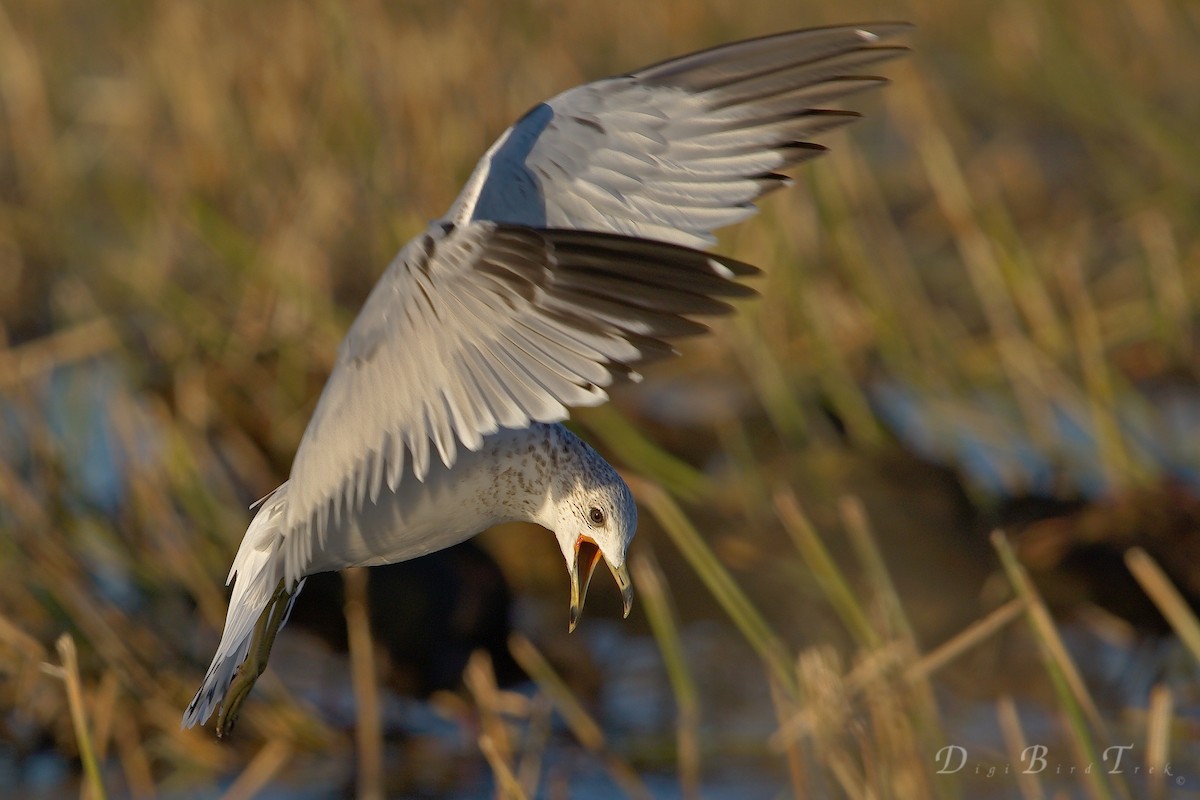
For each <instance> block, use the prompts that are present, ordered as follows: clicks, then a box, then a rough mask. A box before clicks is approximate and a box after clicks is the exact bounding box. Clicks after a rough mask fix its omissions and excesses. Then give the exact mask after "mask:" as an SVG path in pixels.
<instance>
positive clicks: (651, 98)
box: [446, 23, 910, 247]
mask: <svg viewBox="0 0 1200 800" xmlns="http://www.w3.org/2000/svg"><path fill="white" fill-rule="evenodd" d="M909 27H910V26H908V25H907V24H905V23H880V24H871V25H852V26H841V27H832V28H816V29H810V30H802V31H793V32H791V33H781V34H777V35H774V36H767V37H763V38H760V39H752V40H748V41H743V42H736V43H734V44H728V45H724V46H722V47H717V48H713V49H711V50H705V51H703V52H700V53H694V54H692V55H687V56H683V57H681V58H676V59H672V60H670V61H665V62H663V63H661V64H657V65H655V66H651V67H646V68H645V69H641V70H638V71H637V72H634V73H632V74H630V75H625V76H620V77H615V78H608V79H606V80H601V81H596V82H594V83H589V84H585V85H583V86H579V87H576V88H574V89H570V90H568V91H566V92H564V93H562V94H560V95H558V96H557V97H555V98H554V99H553V100H550V101H549V102H546V103H542V104H540V105H538V106H536V107H534V108H533V109H532V110H531V111H530V112H529V113H527V114H526V115H525V116H524V117H522V118H521V120H520V121H518V122H517V123H516V124H515V125H514V126H513V127H511V128H509V129H508V131H506V132H505V133H504V135H503V136H501V137H500V139H499V140H497V141H496V143H495V144H494V145H492V147H491V149H490V150H488V152H487V154H486V155H484V157H483V158H482V159H481V160H480V162H479V164H478V166H477V167H476V168H475V172H474V173H473V174H472V175H471V178H470V180H469V181H468V182H467V185H466V187H465V188H464V189H463V192H462V194H460V195H459V197H458V199H457V200H456V201H455V203H454V205H453V206H452V207H451V209H450V211H449V212H448V214H447V216H446V219H447V220H448V221H451V222H454V223H455V224H459V225H462V224H465V223H467V222H470V221H473V220H491V221H494V222H505V223H513V224H519V225H529V226H532V227H551V228H577V229H584V230H597V231H611V232H613V233H623V234H626V235H630V236H642V237H647V238H652V239H659V240H662V241H667V242H674V243H676V244H682V245H687V246H689V247H708V246H710V245H711V244H713V242H714V237H713V231H714V230H716V229H718V228H721V227H724V226H726V225H731V224H733V223H735V222H739V221H741V220H743V219H745V218H746V217H748V216H750V215H752V214H753V213H754V212H755V210H756V209H755V206H754V201H755V200H757V199H758V198H759V197H761V196H762V195H763V194H765V193H766V192H768V191H771V190H772V189H776V188H779V187H780V186H782V185H785V184H786V182H787V180H788V179H787V178H786V176H784V175H781V174H779V173H780V171H781V170H786V169H787V168H789V167H791V166H794V165H795V164H797V163H799V162H801V161H804V160H807V159H809V158H812V157H813V156H815V155H818V154H819V153H821V152H823V151H824V149H825V148H823V147H821V146H820V145H818V144H814V143H813V142H811V141H810V139H811V137H812V136H814V135H816V134H818V133H821V132H822V131H826V130H829V129H830V128H834V127H836V126H839V125H842V124H844V123H846V122H849V121H851V120H853V119H855V118H857V117H858V115H857V114H855V113H854V112H851V111H840V110H829V109H823V108H821V105H822V104H825V103H828V102H830V101H832V100H836V99H838V98H841V97H844V96H847V95H849V94H852V93H854V92H858V91H861V90H864V89H870V88H872V87H875V86H879V85H881V84H883V83H885V82H886V81H885V79H884V78H879V77H874V76H870V75H862V74H861V71H862V70H864V69H866V68H867V67H870V66H873V65H875V64H878V63H880V62H883V61H886V60H888V59H891V58H894V57H895V56H897V55H899V54H901V53H904V52H906V48H903V47H896V46H887V45H881V44H880V42H881V41H882V40H884V39H887V38H889V37H892V36H895V35H897V34H899V33H901V32H903V31H906V30H908V28H909Z"/></svg>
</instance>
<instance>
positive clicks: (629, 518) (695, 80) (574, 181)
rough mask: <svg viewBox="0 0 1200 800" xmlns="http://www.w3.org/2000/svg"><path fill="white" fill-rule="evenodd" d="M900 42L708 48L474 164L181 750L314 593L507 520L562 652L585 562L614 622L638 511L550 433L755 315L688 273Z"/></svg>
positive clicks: (735, 291) (540, 109) (795, 35)
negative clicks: (610, 391) (561, 566)
mask: <svg viewBox="0 0 1200 800" xmlns="http://www.w3.org/2000/svg"><path fill="white" fill-rule="evenodd" d="M907 29H908V26H907V25H906V24H904V23H880V24H867V25H849V26H839V27H829V28H815V29H809V30H799V31H793V32H789V33H781V34H777V35H773V36H766V37H762V38H758V39H751V40H747V41H741V42H736V43H733V44H726V45H723V46H720V47H716V48H713V49H710V50H705V51H702V52H699V53H694V54H692V55H686V56H682V57H679V58H674V59H671V60H669V61H664V62H662V63H660V64H656V65H654V66H650V67H646V68H644V69H640V70H637V71H635V72H631V73H629V74H627V75H620V76H616V77H612V78H607V79H604V80H599V81H595V82H592V83H588V84H585V85H583V86H578V87H575V88H573V89H569V90H567V91H565V92H563V93H562V94H560V95H558V96H557V97H555V98H553V99H551V100H549V101H547V102H544V103H540V104H538V105H536V106H534V107H533V109H531V110H530V111H529V112H528V113H526V114H525V116H523V117H521V119H520V120H518V121H517V123H516V124H514V125H513V126H512V127H511V128H509V129H508V130H507V131H505V132H504V134H503V135H501V136H500V138H499V139H498V140H497V141H496V142H495V144H493V145H492V147H491V148H490V149H489V150H488V151H487V152H486V153H485V154H484V156H483V158H482V159H480V161H479V164H478V165H477V166H476V168H475V171H474V172H473V173H472V175H471V177H470V178H469V180H468V181H467V184H466V186H465V187H464V188H463V190H462V193H461V194H460V195H459V196H458V198H457V200H455V202H454V204H453V206H452V207H451V208H450V210H449V212H448V213H447V214H446V215H445V216H444V217H442V218H441V219H440V220H438V221H436V222H434V223H432V224H431V225H430V226H429V227H428V228H427V229H426V230H425V232H424V233H422V234H421V235H419V236H417V237H416V238H415V239H413V240H412V241H410V242H408V244H406V245H405V246H404V247H403V248H402V249H401V250H400V252H399V254H398V255H397V256H396V258H395V260H393V261H392V263H391V265H390V266H389V267H388V268H387V270H386V271H385V272H384V274H383V276H382V277H381V278H380V279H379V282H378V283H377V284H376V285H375V287H374V289H373V290H372V291H371V293H370V296H369V297H368V298H367V300H366V303H365V304H364V305H363V308H362V310H361V311H360V312H359V315H358V317H357V318H356V319H355V320H354V323H353V324H352V325H351V327H350V331H349V333H348V334H347V335H346V339H345V341H344V342H343V343H342V345H341V347H340V348H339V350H338V356H337V361H336V364H335V366H334V368H333V372H332V373H331V374H330V376H329V381H328V382H327V383H326V385H325V388H324V389H323V391H322V393H321V396H320V399H319V400H318V402H317V406H316V410H315V411H314V413H313V417H312V420H311V421H310V422H309V424H308V428H307V429H306V430H305V432H304V436H303V438H302V439H301V442H300V447H299V450H298V451H297V453H296V458H295V461H294V462H293V464H292V470H291V475H290V476H289V478H288V480H287V481H286V482H285V483H284V484H283V485H281V486H280V487H279V488H277V489H276V490H275V491H274V492H272V493H271V494H270V495H268V496H267V497H266V498H264V499H263V500H262V501H261V502H260V504H259V506H258V510H257V513H256V514H255V516H254V518H253V520H252V521H251V523H250V526H249V528H248V530H247V531H246V536H245V538H244V539H243V540H242V544H241V546H240V547H239V549H238V552H237V556H236V557H235V558H234V561H233V567H232V569H231V570H230V572H229V577H228V580H229V581H232V582H233V584H234V586H233V595H232V598H231V600H230V604H229V612H228V615H227V617H226V619H225V629H224V632H223V634H222V636H221V642H220V644H219V645H218V647H217V652H216V655H215V656H214V657H213V660H212V665H211V666H210V667H209V669H208V672H207V674H206V675H205V678H204V684H203V685H202V686H201V687H200V690H199V691H198V692H197V693H196V696H195V698H194V699H193V700H192V702H191V703H190V704H189V705H188V707H187V711H186V712H185V714H184V717H183V725H184V726H185V727H191V726H193V725H197V724H203V723H204V722H205V721H207V720H208V718H209V717H210V716H211V715H212V713H213V712H214V711H216V710H218V709H219V712H218V719H217V734H218V735H225V734H226V733H228V732H229V731H230V730H231V729H232V725H233V723H234V721H235V720H236V717H237V713H238V710H239V709H240V707H241V705H242V703H243V702H244V700H245V698H246V696H247V694H248V693H249V691H250V689H251V687H252V686H253V685H254V682H255V680H256V679H257V678H258V676H259V675H261V674H262V671H263V670H264V669H265V668H266V663H267V657H268V655H269V654H270V649H271V645H272V643H273V642H274V639H275V635H276V634H277V633H278V631H279V629H280V628H281V627H282V626H283V624H284V623H285V622H286V621H287V614H288V611H289V610H290V608H291V604H292V603H293V602H294V601H295V599H296V596H297V594H298V593H299V592H300V590H301V588H302V587H303V585H304V578H305V576H306V575H311V574H314V573H318V572H324V571H328V570H337V569H342V568H344V567H350V566H370V565H375V564H386V563H392V562H397V561H403V560H406V559H410V558H416V557H418V556H420V555H423V554H425V553H429V552H432V551H435V550H440V549H442V548H445V547H449V546H451V545H453V544H456V543H458V542H461V541H463V540H465V539H468V538H470V537H471V536H474V535H475V534H477V533H479V532H480V531H482V530H484V529H485V528H488V527H490V526H492V525H495V524H497V523H501V522H505V521H518V520H520V521H528V522H534V523H537V524H539V525H541V526H543V527H545V528H548V529H549V530H551V531H553V532H554V535H555V538H556V539H557V540H558V545H559V548H560V549H561V551H562V555H563V558H564V560H565V561H566V566H567V572H568V574H569V577H570V582H571V605H570V617H569V620H570V621H569V625H570V628H571V629H574V627H575V625H576V623H577V621H578V619H579V615H580V613H581V611H582V609H583V603H584V599H585V597H586V594H587V589H588V584H589V582H590V580H591V577H592V573H593V571H594V569H595V568H596V566H597V565H598V564H599V562H600V561H602V560H603V561H604V563H605V564H606V565H607V567H608V569H609V570H610V571H611V572H612V574H613V577H614V578H615V580H616V583H617V586H618V587H619V589H620V591H621V594H622V598H623V600H624V610H625V614H626V616H628V614H629V610H630V607H631V604H632V601H633V587H632V583H631V582H630V579H629V573H628V570H627V568H626V561H625V556H626V550H627V548H628V546H629V543H630V540H631V539H632V538H633V535H634V532H635V530H636V528H637V507H636V505H635V504H634V500H633V496H632V495H631V493H630V491H629V488H628V487H627V486H626V485H625V482H624V481H623V480H622V479H621V477H620V476H619V475H618V474H617V472H616V470H614V469H613V468H612V467H611V466H610V465H609V464H608V463H607V462H606V461H605V460H604V459H603V458H601V457H600V456H599V455H598V454H597V453H596V452H595V451H594V450H593V449H592V448H591V447H589V446H588V445H587V444H586V443H584V442H583V441H582V440H580V439H579V438H578V437H576V436H575V435H574V434H572V433H571V432H570V431H568V430H567V429H566V428H565V427H563V426H562V425H561V424H560V422H561V421H562V420H565V419H566V418H567V417H568V413H569V412H568V409H569V408H570V407H572V406H595V405H599V404H600V403H603V402H605V401H606V400H607V399H608V395H607V393H606V392H605V388H606V387H608V386H609V385H611V384H612V382H613V381H614V380H615V379H618V378H625V379H634V380H636V379H638V377H639V376H638V374H637V372H636V368H637V367H638V366H640V365H641V364H644V363H646V362H649V361H653V360H654V359H658V358H661V357H664V356H668V355H671V354H673V353H674V352H675V351H674V350H673V349H672V348H671V346H670V345H668V344H667V343H666V341H665V340H668V339H671V338H674V337H679V336H686V335H691V334H697V333H701V332H703V331H705V330H706V328H705V327H704V326H703V325H701V324H700V323H698V322H696V321H694V320H693V319H692V317H694V316H704V315H711V314H720V313H724V312H727V311H729V310H730V306H729V305H728V303H727V302H726V301H727V300H728V299H730V298H736V297H741V296H744V295H749V294H753V291H752V290H751V289H749V288H748V287H746V286H745V285H743V284H741V283H739V282H738V279H739V278H741V277H743V276H749V275H753V274H754V273H755V272H757V270H756V269H755V268H754V267H751V266H749V265H747V264H743V263H741V262H739V261H736V260H734V259H731V258H727V257H725V256H721V255H713V254H710V253H706V252H703V249H704V248H708V247H710V246H712V245H713V244H714V242H715V237H714V236H713V231H714V230H716V229H718V228H721V227H723V226H726V225H731V224H733V223H735V222H740V221H741V220H744V219H746V218H747V217H749V216H750V215H752V214H753V213H754V212H755V210H756V207H755V205H754V203H755V201H756V200H757V199H758V198H759V197H761V196H762V195H764V194H766V193H767V192H769V191H771V190H773V189H778V188H780V187H783V186H786V185H788V184H789V182H790V181H789V179H788V178H787V177H786V176H785V175H784V174H782V173H783V171H785V170H787V169H788V168H790V167H793V166H795V165H796V164H799V163H800V162H802V161H806V160H808V159H809V158H812V157H814V156H816V155H818V154H819V153H821V152H823V151H824V149H825V148H823V147H822V146H821V145H819V144H815V143H813V142H812V141H811V138H812V137H813V136H814V135H816V134H819V133H822V132H824V131H827V130H829V129H831V128H835V127H837V126H839V125H842V124H844V123H846V122H849V121H851V120H853V119H855V118H856V117H857V116H858V114H856V113H854V112H852V111H844V110H833V109H827V108H823V107H822V106H823V105H824V104H826V103H828V102H830V101H834V100H837V99H839V98H842V97H845V96H847V95H850V94H852V93H855V92H858V91H861V90H866V89H871V88H874V87H877V86H880V85H881V84H883V83H885V82H886V81H885V79H884V78H881V77H876V76H874V75H871V74H869V73H867V74H862V71H863V70H866V69H868V68H869V67H873V66H874V65H876V64H878V63H881V62H884V61H887V60H888V59H891V58H893V57H895V56H897V55H900V54H901V53H903V52H906V48H904V47H901V46H895V45H890V44H886V43H884V42H885V40H888V39H890V38H892V37H895V36H896V35H898V34H901V33H903V32H904V31H905V30H907Z"/></svg>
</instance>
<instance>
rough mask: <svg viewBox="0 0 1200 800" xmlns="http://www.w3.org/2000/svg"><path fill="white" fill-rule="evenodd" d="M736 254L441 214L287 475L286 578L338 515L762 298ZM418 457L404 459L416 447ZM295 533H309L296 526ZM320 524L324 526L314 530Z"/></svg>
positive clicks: (342, 370) (365, 325) (386, 290)
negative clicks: (707, 320) (446, 220)
mask: <svg viewBox="0 0 1200 800" xmlns="http://www.w3.org/2000/svg"><path fill="white" fill-rule="evenodd" d="M755 272H757V270H755V269H754V268H753V267H751V266H749V265H746V264H742V263H740V262H738V261H734V260H733V259H729V258H725V257H722V256H716V255H710V254H708V253H702V252H699V251H696V250H692V249H688V248H684V247H680V246H677V245H672V244H668V243H665V242H658V241H652V240H648V239H637V238H632V237H628V236H621V235H617V234H609V233H596V232H591V231H573V230H537V229H532V228H526V227H517V226H510V225H502V224H498V223H494V222H472V223H468V224H467V225H465V226H453V225H440V224H435V225H434V226H432V227H431V228H430V229H429V231H428V232H427V233H426V234H424V235H422V236H420V237H418V238H416V239H414V240H413V241H411V242H410V243H409V244H407V245H406V246H405V247H404V248H403V249H402V250H401V251H400V254H399V255H398V256H397V257H396V259H395V260H394V261H393V262H392V264H391V265H390V266H389V267H388V269H387V271H386V272H385V273H384V275H383V277H382V278H380V280H379V282H378V283H377V284H376V285H375V288H374V289H373V290H372V291H371V294H370V296H369V297H368V298H367V301H366V304H365V305H364V306H363V309H362V311H361V312H359V315H358V317H357V319H355V321H354V324H353V325H352V326H351V327H350V331H349V333H348V334H347V336H346V339H345V341H344V342H343V343H342V345H341V347H340V348H339V351H338V357H337V362H336V364H335V366H334V368H333V372H332V374H331V375H330V377H329V381H328V383H327V384H326V385H325V388H324V390H323V391H322V393H321V397H320V400H319V401H318V402H317V408H316V411H315V412H314V413H313V418H312V421H311V422H309V425H308V428H307V430H306V431H305V432H304V438H303V439H302V440H301V442H300V448H299V451H298V452H297V454H296V460H295V462H294V463H293V464H292V472H291V478H290V479H289V482H288V503H287V512H286V513H287V520H286V522H285V524H284V526H283V530H284V531H285V532H286V533H285V536H286V538H287V539H288V540H289V541H288V544H287V547H288V552H287V555H286V561H287V565H286V567H285V574H286V577H287V579H288V580H289V582H290V581H292V580H295V579H298V578H299V577H300V576H301V575H302V574H303V567H304V565H306V564H307V563H309V560H310V557H311V554H312V547H313V545H314V538H315V539H316V540H317V541H318V542H320V543H321V544H322V545H323V542H324V538H325V531H326V527H327V525H328V523H329V521H330V519H333V518H336V517H337V516H338V515H340V514H341V513H343V511H344V510H349V509H354V508H358V507H360V506H361V505H362V504H363V502H364V500H365V498H367V497H370V498H371V499H372V500H374V499H375V498H376V497H377V496H378V494H379V492H380V490H381V487H382V486H383V484H384V482H385V481H386V483H387V485H388V487H389V488H391V489H392V490H395V488H396V487H397V485H398V484H399V483H400V481H401V478H402V476H403V473H404V471H405V462H406V458H407V459H408V461H409V463H410V464H411V469H412V473H413V474H414V475H415V476H416V477H417V478H418V479H423V478H424V476H425V474H426V472H427V470H428V469H429V463H430V459H431V458H433V457H435V456H434V455H433V453H434V452H436V457H437V458H440V459H441V461H442V462H443V463H445V464H446V465H447V466H452V465H453V463H454V461H455V457H456V453H457V448H458V445H459V444H460V443H461V444H462V445H463V446H465V447H467V448H469V449H472V450H475V449H478V448H479V446H480V444H481V443H482V440H483V437H484V436H487V435H488V434H491V433H494V432H496V431H497V430H499V429H500V428H502V427H503V428H522V427H525V426H527V425H529V424H530V422H531V421H538V422H553V421H558V420H562V419H565V418H566V417H567V407H568V406H593V405H598V404H600V403H602V402H604V401H605V400H606V399H607V394H606V393H605V391H604V387H606V386H608V385H609V384H610V383H611V382H612V379H613V377H614V376H615V375H632V376H634V377H636V373H633V368H634V367H635V366H637V365H638V364H641V363H644V362H646V361H650V360H652V359H655V358H658V357H661V356H665V355H669V354H671V353H672V352H673V350H672V349H671V347H670V346H669V345H667V344H666V343H665V342H664V339H666V338H670V337H675V336H683V335H688V334H694V333H700V332H703V331H704V330H705V328H704V326H703V325H701V324H699V323H697V322H695V321H693V320H691V319H689V317H690V316H692V315H697V314H719V313H723V312H725V311H728V310H729V308H730V306H729V305H728V304H726V303H725V302H723V300H721V299H720V298H729V297H737V296H742V295H748V294H753V290H751V289H749V288H748V287H746V286H743V285H741V284H739V283H737V282H736V281H735V278H737V277H739V276H743V275H750V274H753V273H755ZM406 454H407V455H406ZM293 533H296V534H299V535H292V534H293ZM313 533H316V536H315V537H314V536H313V535H312V534H313Z"/></svg>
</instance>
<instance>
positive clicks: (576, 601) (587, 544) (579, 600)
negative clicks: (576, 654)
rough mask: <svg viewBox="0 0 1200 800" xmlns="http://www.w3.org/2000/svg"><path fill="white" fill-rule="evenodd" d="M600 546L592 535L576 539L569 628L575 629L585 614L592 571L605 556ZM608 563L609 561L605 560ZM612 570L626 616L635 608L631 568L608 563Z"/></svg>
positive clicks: (572, 566)
mask: <svg viewBox="0 0 1200 800" xmlns="http://www.w3.org/2000/svg"><path fill="white" fill-rule="evenodd" d="M603 557H604V555H603V553H601V552H600V547H599V546H598V545H597V544H596V542H595V541H594V540H593V539H592V537H590V536H580V537H579V538H578V539H576V540H575V562H574V563H573V564H572V565H571V620H570V623H569V625H568V628H567V630H569V631H573V630H575V626H576V625H578V624H579V617H580V615H581V614H583V601H584V600H586V599H587V590H588V585H589V584H590V583H591V582H592V573H593V572H595V570H596V565H597V564H599V563H600V559H601V558H603ZM605 563H606V564H607V563H608V562H607V561H605ZM608 568H609V570H611V571H612V574H613V579H614V580H615V581H616V582H617V588H618V589H620V590H621V602H622V603H623V604H624V608H625V616H626V617H628V616H629V612H630V610H631V609H632V608H633V582H632V581H630V580H629V570H628V569H627V568H626V567H625V565H624V564H622V565H621V566H619V567H614V566H613V565H612V564H608Z"/></svg>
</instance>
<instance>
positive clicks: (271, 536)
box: [182, 483, 300, 728]
mask: <svg viewBox="0 0 1200 800" xmlns="http://www.w3.org/2000/svg"><path fill="white" fill-rule="evenodd" d="M260 503H261V506H260V507H259V509H258V513H257V514H255V515H254V519H253V520H252V521H251V522H250V527H249V528H248V529H247V530H246V536H245V538H244V539H242V544H241V547H239V548H238V553H237V557H236V558H234V560H233V568H232V569H231V570H230V571H229V578H228V579H227V581H226V583H228V582H230V581H233V582H234V583H233V596H232V597H231V598H230V600H229V612H228V613H227V614H226V616H225V630H224V632H223V633H222V634H221V643H220V644H219V645H218V646H217V653H216V655H214V656H213V660H212V664H211V665H210V666H209V668H208V672H207V673H206V674H205V676H204V683H203V684H202V685H201V686H200V690H199V691H197V692H196V696H195V697H194V698H192V702H191V703H189V704H188V707H187V711H186V712H185V713H184V715H183V725H182V727H184V728H190V727H192V726H194V725H203V724H204V723H205V721H207V720H208V718H209V717H210V716H211V715H212V713H213V712H214V711H215V710H217V709H218V708H219V707H220V706H221V704H222V703H223V702H224V700H225V695H226V694H227V693H228V691H229V685H230V683H231V682H232V681H233V678H234V675H235V674H236V673H237V669H238V667H239V666H240V665H241V663H242V662H243V661H245V660H246V656H247V654H248V653H249V650H250V645H251V643H252V640H253V634H254V630H255V624H256V623H257V622H258V620H259V617H261V616H262V614H263V611H264V610H265V609H266V608H267V606H268V604H269V603H270V602H271V599H272V598H273V597H274V595H275V592H276V590H277V589H278V588H279V582H280V581H281V580H282V579H283V577H284V548H283V547H282V543H283V538H284V537H283V530H284V528H283V523H284V518H285V515H284V511H285V509H286V507H287V484H286V483H284V484H283V485H282V486H280V487H279V488H278V489H276V490H275V491H274V492H272V493H271V494H270V495H268V496H267V497H266V498H264V499H263V500H262V501H260ZM235 576H236V580H234V579H235ZM299 592H300V585H297V587H296V589H295V590H294V592H293V594H292V597H291V599H290V600H289V602H288V605H287V610H286V612H285V616H284V619H283V621H282V622H281V623H280V627H282V625H283V624H285V623H286V622H287V614H290V612H291V608H292V603H294V602H295V597H296V595H297V594H299Z"/></svg>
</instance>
